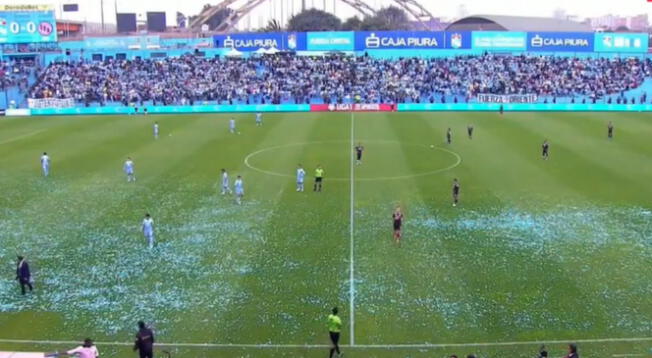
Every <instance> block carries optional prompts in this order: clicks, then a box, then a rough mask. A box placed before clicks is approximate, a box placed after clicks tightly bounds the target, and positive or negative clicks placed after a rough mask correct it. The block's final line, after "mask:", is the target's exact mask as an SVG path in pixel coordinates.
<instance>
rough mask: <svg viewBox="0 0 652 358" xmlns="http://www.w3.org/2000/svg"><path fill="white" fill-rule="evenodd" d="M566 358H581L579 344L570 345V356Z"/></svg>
mask: <svg viewBox="0 0 652 358" xmlns="http://www.w3.org/2000/svg"><path fill="white" fill-rule="evenodd" d="M564 358H580V354H579V353H578V352H577V344H575V343H571V344H569V345H568V355H566V356H565V357H564Z"/></svg>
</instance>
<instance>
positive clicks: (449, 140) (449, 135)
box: [446, 128, 453, 144]
mask: <svg viewBox="0 0 652 358" xmlns="http://www.w3.org/2000/svg"><path fill="white" fill-rule="evenodd" d="M452 142H453V131H452V130H451V129H450V128H448V130H447V131H446V143H448V144H451V143H452Z"/></svg>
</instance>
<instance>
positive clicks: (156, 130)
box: [154, 122, 158, 139]
mask: <svg viewBox="0 0 652 358" xmlns="http://www.w3.org/2000/svg"><path fill="white" fill-rule="evenodd" d="M154 139H158V122H154Z"/></svg>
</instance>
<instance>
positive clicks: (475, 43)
mask: <svg viewBox="0 0 652 358" xmlns="http://www.w3.org/2000/svg"><path fill="white" fill-rule="evenodd" d="M471 36H472V39H471V41H472V48H473V49H474V50H487V51H525V50H526V49H527V33H525V32H505V31H481V32H478V31H474V32H473V34H472V35H471Z"/></svg>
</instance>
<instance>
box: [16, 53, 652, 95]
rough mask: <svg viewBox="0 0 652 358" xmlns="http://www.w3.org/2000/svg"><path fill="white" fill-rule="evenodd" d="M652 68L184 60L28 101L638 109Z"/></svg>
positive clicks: (86, 71)
mask: <svg viewBox="0 0 652 358" xmlns="http://www.w3.org/2000/svg"><path fill="white" fill-rule="evenodd" d="M651 70H652V62H651V61H650V60H649V59H646V60H640V59H636V58H631V59H620V58H612V59H605V58H600V59H594V58H584V59H579V58H566V57H552V56H526V55H521V56H500V55H491V54H485V55H480V56H465V57H453V58H438V59H421V58H405V59H399V60H385V59H375V58H371V57H348V58H347V57H295V56H272V57H265V58H249V59H235V60H234V59H218V58H211V59H207V58H202V57H196V56H182V57H179V58H164V59H155V60H151V59H145V60H133V61H129V60H109V61H104V62H75V63H53V64H50V65H49V66H48V67H46V68H45V69H43V70H42V71H41V72H40V73H39V75H38V78H37V81H36V83H35V84H34V85H33V86H32V87H31V89H30V91H29V93H30V96H31V97H32V98H74V99H75V100H76V101H77V102H79V103H82V104H84V105H86V106H91V105H103V106H104V105H128V104H131V103H138V104H140V105H143V104H145V105H148V104H151V105H172V104H176V105H179V104H181V105H185V104H191V105H192V104H194V103H199V102H201V103H204V104H260V103H262V104H264V103H267V104H269V103H273V104H280V103H314V104H319V103H352V102H362V103H428V102H429V103H440V102H446V103H450V102H472V101H474V100H475V96H476V95H477V94H480V93H490V94H536V95H537V96H538V100H539V102H545V103H553V102H554V103H571V102H572V103H580V102H586V103H590V102H595V101H602V102H604V103H607V102H608V103H612V102H613V103H616V102H618V103H620V102H621V101H627V102H631V101H635V102H636V103H639V102H641V101H642V102H645V100H646V99H647V96H646V94H645V92H644V91H640V90H638V91H636V89H639V87H641V86H642V85H643V84H645V83H648V82H646V81H645V79H646V77H649V76H650V72H651ZM22 83H25V82H24V79H23V81H22ZM630 91H635V92H630ZM634 97H636V98H634Z"/></svg>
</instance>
